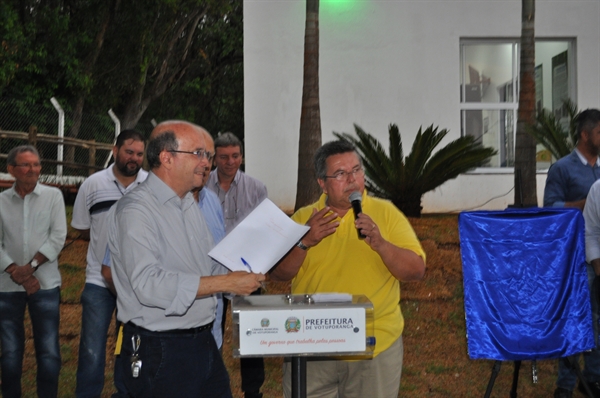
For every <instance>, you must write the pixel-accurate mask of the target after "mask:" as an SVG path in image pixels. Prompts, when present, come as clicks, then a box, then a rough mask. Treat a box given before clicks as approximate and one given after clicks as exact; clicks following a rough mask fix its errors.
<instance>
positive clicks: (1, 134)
mask: <svg viewBox="0 0 600 398" xmlns="http://www.w3.org/2000/svg"><path fill="white" fill-rule="evenodd" d="M7 139H8V140H18V141H22V142H21V143H20V144H19V145H25V144H29V145H32V146H34V147H36V148H37V147H38V143H40V142H41V143H45V144H49V145H52V146H54V145H56V151H52V152H53V153H55V152H59V150H58V149H59V148H61V147H65V148H69V147H71V148H79V149H80V151H81V150H84V151H85V150H87V162H85V163H84V162H81V161H78V160H79V159H85V158H86V157H84V156H77V157H76V156H74V155H73V156H70V157H69V156H67V159H66V160H62V161H60V160H56V159H52V158H49V157H45V156H44V155H43V153H42V152H41V151H40V158H41V159H40V160H41V162H42V164H49V165H58V166H64V167H68V168H71V169H87V174H88V175H91V174H93V173H95V172H96V171H98V170H101V169H103V168H104V161H103V160H102V158H104V156H103V157H102V158H100V159H99V158H98V156H99V155H102V154H104V155H106V156H110V151H112V148H113V145H112V144H107V143H102V142H96V140H94V139H92V140H82V139H79V138H71V137H59V136H56V135H49V134H39V133H38V130H37V127H36V126H31V127H30V128H29V131H28V132H19V131H5V130H0V148H1V147H2V145H1V143H2V140H7ZM99 151H106V152H102V153H99ZM66 152H67V153H68V152H69V151H66ZM7 155H8V154H7V153H0V159H6V157H7ZM99 160H100V161H99ZM77 174H79V173H77Z"/></svg>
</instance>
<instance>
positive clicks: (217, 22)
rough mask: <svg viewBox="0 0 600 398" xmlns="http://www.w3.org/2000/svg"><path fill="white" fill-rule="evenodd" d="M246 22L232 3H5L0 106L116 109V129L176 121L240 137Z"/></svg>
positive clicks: (1, 5)
mask: <svg viewBox="0 0 600 398" xmlns="http://www.w3.org/2000/svg"><path fill="white" fill-rule="evenodd" d="M242 19H243V3H242V2H241V1H238V0H148V1H134V0H108V1H107V0H70V1H68V2H65V1H53V0H6V1H3V2H0V22H2V23H0V99H2V100H6V99H13V100H21V101H25V102H27V103H47V102H48V100H49V98H50V97H56V98H57V99H58V101H59V102H60V103H61V105H62V106H63V108H64V109H65V111H67V112H69V111H70V110H74V111H75V110H77V111H81V108H83V106H84V104H85V110H84V112H86V113H96V114H102V115H105V114H106V112H107V110H108V109H111V108H112V109H113V110H114V111H115V112H116V113H117V115H118V116H119V118H120V119H121V127H122V128H127V127H135V124H136V123H137V122H138V121H141V123H143V124H146V125H148V126H150V120H151V119H156V120H157V121H161V120H165V119H171V118H174V117H177V118H181V119H187V120H190V121H194V122H197V123H199V124H201V125H203V126H206V125H209V126H211V127H210V129H211V130H213V129H216V126H219V127H220V128H227V129H231V130H234V131H236V133H237V134H240V135H242V134H243V130H242V129H243V68H242V60H243V58H242V53H243V38H242V37H243V25H242ZM164 95H167V96H168V98H165V100H164V101H162V103H161V102H160V101H158V100H159V99H160V98H161V97H162V96H164ZM153 104H156V105H155V106H153V107H151V105H153ZM149 107H151V109H150V112H151V114H149V115H147V116H146V117H144V118H143V119H142V117H143V116H144V113H145V111H146V110H147V109H148V108H149ZM231 120H233V121H234V123H233V124H234V125H233V126H230V124H231V123H230V122H229V123H227V122H228V121H231ZM213 126H215V127H213ZM228 126H229V127H228ZM67 128H68V129H69V128H70V126H67ZM138 128H139V127H138ZM141 130H147V129H146V128H141ZM69 134H71V133H69ZM76 135H77V134H75V133H73V135H72V136H76Z"/></svg>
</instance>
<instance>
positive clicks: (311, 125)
mask: <svg viewBox="0 0 600 398" xmlns="http://www.w3.org/2000/svg"><path fill="white" fill-rule="evenodd" d="M320 146H321V109H320V106H319V0H306V27H305V31H304V84H303V86H302V112H301V114H300V146H299V149H298V183H297V186H296V205H295V210H298V209H299V208H301V207H303V206H307V205H309V204H311V203H313V202H314V201H316V200H317V199H318V198H319V193H320V188H319V185H318V184H317V179H316V178H315V174H314V168H313V157H314V155H315V152H316V151H317V149H319V147H320Z"/></svg>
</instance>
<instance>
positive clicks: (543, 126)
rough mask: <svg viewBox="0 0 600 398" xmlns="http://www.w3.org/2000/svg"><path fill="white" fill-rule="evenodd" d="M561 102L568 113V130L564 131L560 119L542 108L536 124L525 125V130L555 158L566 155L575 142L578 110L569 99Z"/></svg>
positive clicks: (536, 118) (571, 149)
mask: <svg viewBox="0 0 600 398" xmlns="http://www.w3.org/2000/svg"><path fill="white" fill-rule="evenodd" d="M563 103H564V106H565V109H566V110H567V113H568V114H569V131H565V129H564V127H563V124H562V123H561V122H560V120H559V119H557V118H556V116H554V113H552V112H551V111H549V110H547V109H542V110H541V111H540V112H539V113H538V114H537V116H536V117H535V120H536V124H534V125H529V126H527V132H528V133H529V134H531V135H532V136H533V137H534V138H535V139H536V140H537V142H539V143H540V144H542V145H543V146H544V147H545V148H546V149H547V150H549V151H550V153H552V156H553V157H554V158H555V159H560V158H562V157H564V156H567V155H568V154H569V153H571V152H572V151H573V149H574V148H575V145H576V144H577V142H576V135H577V116H579V113H580V112H579V111H578V110H577V105H576V104H575V103H574V102H573V101H571V100H570V99H566V100H564V101H563Z"/></svg>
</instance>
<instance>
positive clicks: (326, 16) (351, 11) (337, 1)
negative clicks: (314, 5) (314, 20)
mask: <svg viewBox="0 0 600 398" xmlns="http://www.w3.org/2000/svg"><path fill="white" fill-rule="evenodd" d="M369 3H371V0H320V2H319V14H320V15H319V19H320V21H321V23H330V24H336V25H349V24H352V23H356V22H357V20H358V19H359V18H360V17H361V16H362V15H364V14H363V13H364V11H365V9H366V8H367V6H368V4H369Z"/></svg>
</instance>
